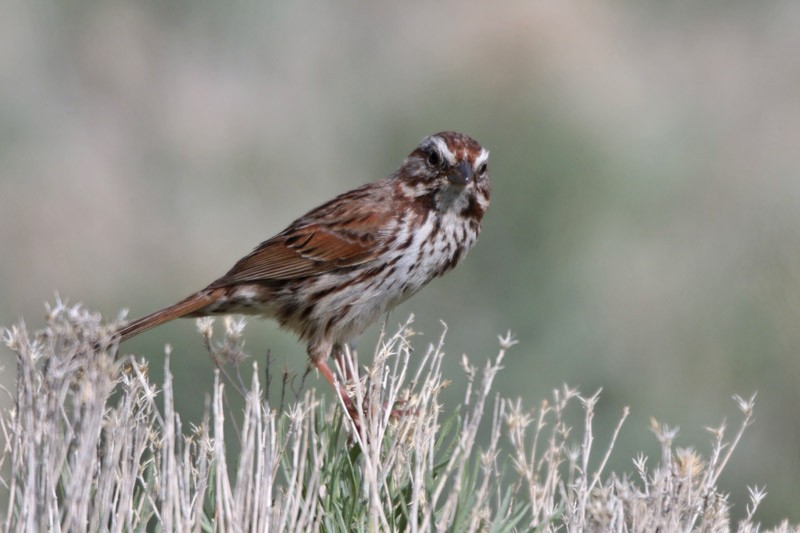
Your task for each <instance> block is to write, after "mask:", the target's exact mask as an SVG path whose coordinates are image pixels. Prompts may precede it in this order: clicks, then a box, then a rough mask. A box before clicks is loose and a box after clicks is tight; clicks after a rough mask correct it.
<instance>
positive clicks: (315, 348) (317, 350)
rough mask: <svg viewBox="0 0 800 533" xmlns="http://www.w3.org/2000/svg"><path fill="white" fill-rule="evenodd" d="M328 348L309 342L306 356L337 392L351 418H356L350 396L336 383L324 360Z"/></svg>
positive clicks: (328, 351)
mask: <svg viewBox="0 0 800 533" xmlns="http://www.w3.org/2000/svg"><path fill="white" fill-rule="evenodd" d="M329 353H330V350H328V349H325V346H324V345H323V344H322V343H320V344H317V343H314V344H309V346H308V356H309V358H310V359H311V364H312V365H314V367H315V368H316V369H317V370H318V371H319V373H320V374H322V377H324V378H325V379H326V380H327V381H328V383H330V384H331V387H333V389H334V390H335V391H336V392H337V393H339V397H340V398H341V399H342V403H344V406H345V409H347V412H348V414H349V415H350V417H351V418H352V419H353V420H358V416H359V415H358V410H357V409H356V406H355V405H354V404H353V400H351V399H350V396H348V394H347V389H345V388H344V386H343V385H342V384H340V383H337V381H336V377H335V376H334V375H333V372H332V371H331V367H330V366H328V363H327V362H326V361H325V360H326V359H327V358H328V354H329Z"/></svg>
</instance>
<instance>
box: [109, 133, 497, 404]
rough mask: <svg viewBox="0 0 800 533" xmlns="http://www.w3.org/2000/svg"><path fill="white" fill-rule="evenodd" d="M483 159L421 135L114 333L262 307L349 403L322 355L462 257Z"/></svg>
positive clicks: (458, 137)
mask: <svg viewBox="0 0 800 533" xmlns="http://www.w3.org/2000/svg"><path fill="white" fill-rule="evenodd" d="M488 161H489V151H488V150H486V149H485V148H483V147H482V146H481V145H480V144H479V143H478V142H477V141H475V140H474V139H473V138H471V137H469V136H468V135H466V134H463V133H458V132H454V131H442V132H439V133H435V134H433V135H429V136H427V137H425V138H424V139H422V141H421V142H420V143H419V145H418V146H417V147H416V148H415V149H414V150H413V151H412V152H411V153H410V154H409V155H408V156H407V157H406V158H405V160H404V161H403V163H402V164H401V165H400V167H399V168H398V169H397V170H396V171H395V172H393V173H392V174H390V175H389V176H387V177H385V178H383V179H380V180H377V181H374V182H371V183H367V184H366V185H363V186H360V187H358V188H355V189H352V190H350V191H348V192H345V193H343V194H340V195H339V196H336V197H335V198H333V199H332V200H330V201H328V202H326V203H323V204H322V205H320V206H318V207H316V208H314V209H312V210H311V211H309V212H308V213H306V214H305V215H303V216H301V217H300V218H298V219H296V220H295V221H294V222H292V223H291V224H289V225H288V227H286V229H284V230H283V231H281V232H280V233H278V234H277V235H275V236H274V237H272V238H270V239H268V240H266V241H264V242H262V243H261V244H259V245H258V246H257V247H256V248H255V249H254V250H253V251H252V252H250V253H249V254H248V255H246V256H244V257H243V258H242V259H240V260H239V261H238V262H236V263H235V264H234V265H233V267H232V268H231V269H230V270H228V272H227V273H226V274H225V275H223V276H222V277H220V278H218V279H217V280H215V281H213V282H212V283H210V284H209V285H208V286H207V287H205V288H204V289H202V290H200V291H197V292H195V293H193V294H191V295H190V296H188V297H186V298H184V299H183V300H180V301H179V302H177V303H175V304H173V305H170V306H169V307H166V308H164V309H161V310H159V311H156V312H154V313H151V314H149V315H147V316H144V317H142V318H140V319H138V320H134V321H133V322H130V323H129V324H127V325H125V326H123V327H122V328H121V329H120V330H119V331H118V333H117V336H116V338H117V339H118V340H119V342H122V341H125V340H127V339H129V338H131V337H133V336H135V335H138V334H140V333H142V332H144V331H147V330H149V329H151V328H154V327H156V326H159V325H161V324H164V323H165V322H169V321H171V320H175V319H177V318H187V317H203V316H213V315H224V314H243V315H259V316H262V317H265V318H268V319H273V320H276V321H277V322H278V324H279V325H280V326H281V327H282V328H284V329H286V330H289V331H291V332H293V333H295V334H296V335H297V337H298V338H299V340H300V341H302V342H305V343H306V350H307V353H308V357H309V361H310V365H311V367H314V368H316V369H317V370H318V371H319V372H320V374H321V375H322V376H323V377H324V378H325V379H326V380H327V381H328V382H329V383H330V384H331V385H332V386H333V387H334V389H335V390H337V391H338V393H339V394H340V395H341V396H342V401H343V402H344V404H345V406H346V407H347V408H348V410H350V411H353V410H354V408H353V405H352V402H351V401H350V399H349V397H348V396H347V393H346V391H345V389H344V388H343V387H342V385H341V384H338V383H337V381H336V380H335V378H334V375H333V372H332V371H331V369H330V367H329V365H328V364H327V359H328V357H330V356H334V357H339V356H340V355H341V354H342V353H343V350H344V347H345V346H346V345H349V344H350V343H352V342H353V341H354V340H355V339H356V338H357V337H358V336H359V335H360V334H361V333H362V332H363V331H364V330H365V329H366V328H367V327H368V326H369V325H370V324H372V323H374V322H375V321H376V320H377V319H378V318H379V317H381V316H383V315H384V314H385V313H386V312H388V311H389V310H391V309H392V308H394V307H395V306H397V305H398V304H400V303H402V302H403V301H405V300H407V299H408V298H409V297H411V296H412V295H414V294H415V293H417V292H418V291H419V290H420V289H421V288H422V287H424V286H425V285H426V284H428V282H430V281H431V280H432V279H434V278H436V277H439V276H442V275H443V274H445V273H447V272H449V271H450V270H452V269H453V268H454V267H455V266H456V265H458V264H459V263H460V262H461V261H462V260H463V259H464V257H465V256H466V254H467V252H468V251H469V250H470V249H472V247H473V246H474V245H475V242H476V240H477V238H478V235H479V234H480V231H481V225H482V220H483V216H484V214H485V213H486V211H487V209H488V207H489V200H490V196H491V182H490V179H489V175H488ZM311 367H309V368H311Z"/></svg>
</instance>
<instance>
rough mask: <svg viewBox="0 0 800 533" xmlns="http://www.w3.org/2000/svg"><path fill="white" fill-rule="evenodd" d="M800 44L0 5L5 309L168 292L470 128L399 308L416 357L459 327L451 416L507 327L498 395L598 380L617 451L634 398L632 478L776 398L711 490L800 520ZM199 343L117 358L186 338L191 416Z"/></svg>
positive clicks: (652, 25)
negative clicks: (436, 268) (473, 215)
mask: <svg viewBox="0 0 800 533" xmlns="http://www.w3.org/2000/svg"><path fill="white" fill-rule="evenodd" d="M798 50H800V3H798V2H796V1H794V0H787V1H773V0H765V1H762V2H744V1H733V2H720V1H709V2H624V1H622V2H611V1H597V0H583V1H576V2H546V1H519V2H506V3H503V4H500V3H490V2H483V3H477V2H476V3H463V2H457V1H446V2H438V3H428V2H416V1H411V2H402V3H399V2H398V3H393V4H389V3H380V4H379V3H366V2H337V3H324V2H302V1H301V2H294V3H270V2H263V1H253V0H239V1H236V2H224V3H223V2H210V1H193V2H189V1H185V0H184V1H172V2H155V1H149V2H147V1H142V2H123V1H120V0H110V1H106V2H102V3H101V2H88V1H86V2H80V1H78V2H47V1H17V0H10V1H9V0H6V1H5V2H4V5H3V16H2V17H0V244H2V256H3V260H2V261H0V301H2V305H0V324H4V325H9V324H11V323H13V322H15V321H16V320H17V319H18V317H25V318H26V320H27V322H28V324H29V326H30V327H31V329H33V328H35V327H40V326H41V325H42V322H43V315H44V312H43V306H42V304H43V302H44V301H51V300H52V298H53V293H54V291H56V290H57V291H59V293H60V294H61V296H62V297H64V298H68V299H69V300H70V301H72V302H77V301H82V302H84V303H85V304H87V305H88V306H89V307H90V308H93V309H97V310H100V311H102V312H103V313H105V314H108V315H113V314H116V313H117V312H118V310H120V309H121V308H129V309H130V310H131V312H130V316H131V318H133V317H135V316H139V315H142V314H144V313H147V312H150V311H153V310H155V309H156V308H158V307H161V306H164V305H167V304H170V303H173V302H174V301H176V300H177V299H179V298H181V297H183V296H186V295H187V294H189V293H190V292H192V291H194V290H196V289H199V288H201V287H203V286H205V284H207V283H208V282H210V281H211V280H213V279H215V278H216V277H217V276H219V275H221V274H222V273H224V272H225V271H226V270H227V269H228V268H229V267H230V266H231V265H232V264H233V262H234V261H235V260H236V259H238V258H239V257H240V256H242V255H244V254H245V253H246V252H248V251H249V250H250V249H251V248H253V247H254V246H255V245H256V244H258V243H259V242H261V241H262V240H264V239H266V238H268V237H270V236H272V235H273V234H274V233H276V232H278V231H279V230H281V229H282V228H283V227H284V226H285V225H286V224H287V223H288V222H290V221H291V220H292V219H293V218H295V217H296V216H299V215H300V214H302V213H303V212H305V211H306V210H307V209H310V208H312V207H314V206H315V205H317V204H319V203H320V202H322V201H325V200H327V199H329V198H330V197H332V196H333V195H335V194H337V193H339V192H342V191H344V190H346V189H348V188H351V187H354V186H357V185H360V184H362V183H364V182H367V181H371V180H373V179H375V178H379V177H382V176H384V175H386V174H389V173H390V172H392V171H393V170H394V169H395V168H396V167H397V166H398V165H399V164H400V162H401V161H402V159H403V158H404V157H405V155H406V154H407V153H408V152H410V151H411V150H412V149H413V148H414V147H415V145H416V144H417V143H418V141H419V140H420V139H421V138H422V137H423V136H425V135H427V134H429V133H433V132H436V131H439V130H443V129H456V130H462V131H464V132H467V133H469V134H470V135H472V136H473V137H475V138H476V139H478V140H479V141H480V142H481V143H482V144H483V145H484V146H486V147H488V148H489V149H490V150H491V153H492V159H491V164H490V174H491V176H492V179H493V182H494V194H493V198H492V207H491V209H490V211H489V213H488V215H487V218H486V220H485V226H484V233H483V235H482V237H481V240H479V242H478V245H477V247H476V248H475V250H474V251H473V252H472V253H471V255H470V256H469V257H468V259H467V261H465V263H463V264H462V266H461V267H460V268H459V269H457V270H456V271H455V272H454V273H452V274H450V275H449V276H448V277H446V278H444V279H442V280H438V281H436V282H434V283H433V284H432V285H431V286H429V287H428V288H426V289H425V290H424V291H423V292H422V293H421V294H419V295H418V296H417V297H415V298H413V299H411V300H410V301H409V302H407V303H406V304H404V305H403V306H401V307H400V308H398V309H397V310H396V311H395V312H393V313H392V315H391V316H390V323H391V324H395V323H398V322H400V321H402V320H404V318H405V317H406V316H407V315H408V314H409V313H411V312H413V313H415V314H416V316H417V320H416V327H417V329H418V330H421V331H422V332H424V333H425V337H424V338H423V339H420V340H419V346H418V350H419V351H423V350H424V347H425V343H426V342H429V341H434V340H435V339H436V338H437V337H438V335H439V333H440V331H441V326H440V324H439V320H440V319H441V320H444V321H446V322H447V323H448V325H449V333H448V340H447V344H446V347H447V351H448V353H449V354H450V357H449V364H450V368H449V369H448V370H447V372H448V374H449V375H450V376H452V377H453V379H455V381H456V383H455V384H454V385H453V387H451V389H450V398H451V399H452V402H453V405H455V404H456V403H457V402H458V401H459V400H460V398H461V397H462V396H463V384H462V383H460V376H461V375H462V373H461V370H460V369H459V368H458V360H459V358H460V357H459V356H460V354H461V353H463V352H466V353H468V354H469V355H470V356H471V357H472V359H473V361H482V360H484V359H485V358H486V357H488V356H490V355H493V354H494V353H495V352H496V350H497V340H496V335H497V334H498V333H502V332H505V331H506V330H507V329H511V330H512V331H513V332H515V334H516V337H517V338H518V339H519V340H520V345H519V346H518V347H517V348H515V349H514V350H513V351H512V353H511V354H510V356H509V357H508V359H507V360H506V367H507V370H506V371H505V372H504V373H502V374H501V375H500V377H499V380H500V382H499V390H501V391H502V392H503V393H504V394H508V395H510V396H512V397H513V396H521V397H523V398H524V399H525V401H526V402H527V403H528V404H529V405H531V406H534V405H538V403H539V401H540V400H541V399H542V398H544V397H545V396H547V395H548V394H549V393H550V390H551V389H553V388H556V387H558V386H560V384H561V383H564V382H567V383H569V384H571V385H575V386H578V387H580V388H581V390H582V391H583V392H584V393H586V394H589V393H591V392H594V390H596V389H597V388H598V387H603V389H604V393H603V396H602V400H601V403H600V405H599V409H600V412H599V414H598V418H597V419H596V423H597V433H598V434H597V446H600V447H603V446H605V443H606V442H607V440H608V436H609V434H610V431H611V428H612V426H613V425H614V424H615V423H616V420H617V418H618V416H619V413H620V411H621V409H622V407H623V406H625V405H631V406H632V415H631V418H630V419H629V421H628V423H627V424H626V427H625V429H624V430H623V433H622V436H621V437H620V442H619V443H618V447H617V451H616V453H615V454H614V459H615V460H616V463H614V464H613V467H614V468H615V469H625V470H630V469H631V468H632V467H631V463H630V459H631V457H633V455H634V454H635V453H636V452H638V451H640V450H641V451H644V452H645V453H647V454H649V455H651V456H653V455H656V454H657V450H658V448H657V443H656V441H655V438H654V437H653V436H652V435H651V434H650V433H649V431H648V419H649V417H650V416H654V417H656V418H658V419H659V420H660V421H663V422H668V423H670V424H674V425H679V426H680V427H681V433H680V434H679V436H678V439H677V445H678V446H688V445H696V446H698V448H699V449H700V451H701V452H702V453H704V454H707V453H708V451H709V450H708V442H709V440H710V435H709V434H708V432H707V431H706V430H704V429H703V428H704V426H715V425H717V424H718V423H719V422H720V420H721V419H722V417H724V416H727V417H728V418H729V420H730V423H731V424H733V422H734V421H735V420H738V416H737V415H738V413H737V411H736V408H735V404H734V403H733V402H732V401H731V395H733V394H735V393H740V394H742V395H747V396H749V395H750V394H751V393H752V392H753V391H758V394H759V395H758V401H757V404H756V421H755V424H754V426H753V427H751V428H750V430H749V432H747V433H746V434H745V438H744V441H743V443H742V445H741V447H740V448H739V449H738V451H737V453H736V454H735V455H734V458H733V464H732V466H731V467H729V469H728V472H727V474H726V475H724V476H723V478H722V480H721V486H722V488H723V489H725V490H729V491H731V498H732V501H733V502H735V504H736V509H735V516H741V515H742V513H743V512H744V503H745V501H746V496H747V494H746V489H745V484H757V485H759V486H763V485H766V486H767V491H768V492H769V496H768V497H767V499H766V500H765V502H764V503H763V504H762V507H761V511H760V513H759V515H758V517H759V518H760V519H761V520H762V521H763V522H765V523H766V524H767V525H769V524H772V523H774V522H775V521H776V520H778V519H780V518H784V517H786V518H789V519H791V521H792V522H800V508H798V507H797V505H796V502H797V501H798V498H799V497H800V490H798V487H800V482H798V480H800V417H798V414H797V413H798V403H799V400H800V398H798V396H799V393H800V357H798V350H800V62H798V60H797V54H798ZM194 329H195V328H194V324H193V323H192V322H191V321H181V322H178V323H175V324H170V325H168V326H165V327H162V328H159V329H157V330H154V331H152V332H150V333H148V334H146V335H143V336H141V337H139V338H136V339H134V340H133V341H131V342H130V343H128V344H127V345H126V350H128V351H134V352H136V353H141V354H149V355H150V357H153V356H154V355H158V354H160V353H162V350H163V345H164V343H166V342H171V343H172V344H173V346H174V348H175V351H174V356H173V370H174V372H175V374H176V376H175V382H176V387H177V389H178V390H177V396H178V397H177V403H178V407H179V408H180V409H181V410H183V411H184V412H186V413H188V414H189V415H190V416H194V417H198V416H199V412H200V410H201V408H202V403H203V402H202V399H201V392H207V391H208V390H210V385H211V380H212V378H211V375H212V367H211V363H210V362H209V360H208V358H207V357H206V356H205V355H204V351H203V349H202V346H201V343H200V339H199V337H198V336H197V334H196V333H195V332H194ZM376 331H377V327H374V328H372V330H371V332H370V333H369V334H368V335H366V336H365V338H364V340H363V341H362V342H361V343H360V344H359V347H360V351H361V353H362V354H364V353H370V351H371V350H372V346H373V340H374V338H375V332H376ZM247 346H248V348H249V350H250V351H251V353H253V355H254V356H256V357H257V358H258V359H259V360H262V361H263V355H264V353H265V352H266V350H267V349H270V350H271V353H272V356H273V358H274V359H275V365H274V369H275V370H276V371H277V370H279V369H283V368H289V369H291V370H292V371H294V372H302V371H303V369H304V367H305V350H304V347H303V346H302V345H300V344H298V343H297V342H296V341H295V340H294V339H293V338H292V336H290V335H288V334H286V333H283V332H278V331H277V330H276V328H275V326H274V324H272V323H264V322H260V321H253V320H251V321H250V327H249V328H248V344H247ZM2 356H3V360H2V362H3V363H4V364H5V366H6V369H7V370H6V374H5V379H6V380H8V379H11V378H12V377H13V372H9V371H8V369H9V368H13V364H14V362H13V359H11V357H10V354H9V353H8V351H7V350H5V349H3V351H2ZM154 366H155V367H156V368H160V362H158V360H156V361H155V362H154ZM311 383H312V384H314V385H319V384H322V381H321V380H319V379H318V378H312V380H311ZM324 387H325V385H322V387H321V388H324ZM653 460H655V457H653Z"/></svg>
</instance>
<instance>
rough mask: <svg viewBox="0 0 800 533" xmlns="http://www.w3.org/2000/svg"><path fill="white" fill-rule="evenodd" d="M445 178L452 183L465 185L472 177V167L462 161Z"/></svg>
mask: <svg viewBox="0 0 800 533" xmlns="http://www.w3.org/2000/svg"><path fill="white" fill-rule="evenodd" d="M447 179H448V180H450V183H452V184H453V185H462V186H463V185H466V184H467V183H469V182H470V180H471V179H472V167H471V166H469V163H467V162H466V161H462V162H460V163H459V164H458V165H456V167H455V168H453V169H452V170H451V171H450V174H448V175H447Z"/></svg>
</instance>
